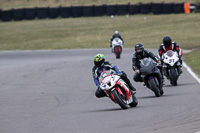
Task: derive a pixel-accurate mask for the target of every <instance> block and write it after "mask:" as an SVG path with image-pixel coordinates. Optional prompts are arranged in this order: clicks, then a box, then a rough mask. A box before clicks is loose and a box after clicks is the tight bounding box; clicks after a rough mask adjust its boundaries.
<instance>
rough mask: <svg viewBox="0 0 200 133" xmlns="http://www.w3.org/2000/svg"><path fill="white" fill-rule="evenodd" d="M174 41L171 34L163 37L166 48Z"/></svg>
mask: <svg viewBox="0 0 200 133" xmlns="http://www.w3.org/2000/svg"><path fill="white" fill-rule="evenodd" d="M171 43H172V39H171V38H170V37H169V36H165V37H164V38H163V44H164V46H165V47H166V48H169V47H170V45H171Z"/></svg>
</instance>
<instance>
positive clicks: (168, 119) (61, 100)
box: [0, 49, 200, 133]
mask: <svg viewBox="0 0 200 133" xmlns="http://www.w3.org/2000/svg"><path fill="white" fill-rule="evenodd" d="M149 50H151V51H153V52H154V53H156V50H154V49H149ZM97 53H103V54H104V55H105V58H106V60H109V61H111V62H112V63H114V64H115V65H117V66H119V68H120V70H123V71H125V72H126V73H127V75H128V78H129V79H130V80H131V82H132V84H133V85H134V86H135V87H136V88H137V94H136V97H137V98H138V102H139V103H138V106H137V107H135V108H129V109H127V110H122V109H121V108H120V107H119V105H118V104H114V103H113V102H112V101H111V100H110V99H109V98H106V97H105V98H100V99H99V98H96V97H95V95H94V94H95V90H96V86H95V85H94V82H93V78H92V67H93V57H94V55H95V54H97ZM132 54H133V50H132V49H124V51H123V53H122V55H121V59H116V58H115V56H114V54H112V53H111V50H110V49H84V50H48V51H45V50H44V51H43V50H41V51H4V52H0V133H111V132H112V133H125V132H126V133H196V132H198V131H200V84H199V83H198V82H197V81H196V80H195V79H194V78H193V77H192V76H191V75H190V74H189V73H188V72H187V71H186V69H185V68H183V74H182V75H181V77H180V78H179V80H178V86H172V85H170V83H169V81H168V80H165V86H164V95H163V96H162V97H159V98H157V97H155V96H154V93H153V92H152V91H150V90H149V89H147V88H146V87H145V86H143V83H136V82H134V81H133V71H132V68H131V64H132Z"/></svg>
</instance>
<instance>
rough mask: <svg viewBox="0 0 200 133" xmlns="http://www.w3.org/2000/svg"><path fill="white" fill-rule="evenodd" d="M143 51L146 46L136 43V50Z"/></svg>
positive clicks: (137, 51)
mask: <svg viewBox="0 0 200 133" xmlns="http://www.w3.org/2000/svg"><path fill="white" fill-rule="evenodd" d="M143 51H144V46H143V44H142V43H137V44H135V52H136V53H137V54H143Z"/></svg>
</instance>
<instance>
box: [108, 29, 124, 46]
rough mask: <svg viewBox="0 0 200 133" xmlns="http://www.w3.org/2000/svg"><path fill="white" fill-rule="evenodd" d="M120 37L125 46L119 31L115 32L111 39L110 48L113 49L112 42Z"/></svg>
mask: <svg viewBox="0 0 200 133" xmlns="http://www.w3.org/2000/svg"><path fill="white" fill-rule="evenodd" d="M116 37H118V38H119V39H121V40H122V42H123V44H124V40H123V38H122V37H121V35H120V34H119V31H115V33H114V35H112V37H111V38H110V47H112V41H113V39H114V38H116Z"/></svg>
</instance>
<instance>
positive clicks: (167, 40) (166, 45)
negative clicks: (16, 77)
mask: <svg viewBox="0 0 200 133" xmlns="http://www.w3.org/2000/svg"><path fill="white" fill-rule="evenodd" d="M168 50H172V51H176V52H177V53H178V57H179V61H180V63H181V65H182V59H181V57H182V55H183V51H182V50H181V48H180V47H179V45H178V44H177V43H176V42H173V41H172V39H171V37H170V36H165V37H164V38H163V44H161V45H160V47H159V48H158V54H157V57H158V58H160V59H161V61H162V55H163V54H164V53H166V52H167V51H168ZM181 67H182V66H180V68H179V72H180V74H181V73H182V72H183V71H182V69H181Z"/></svg>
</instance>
